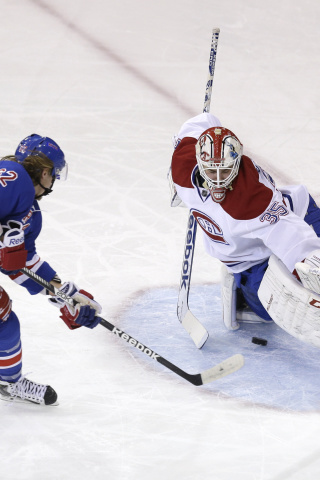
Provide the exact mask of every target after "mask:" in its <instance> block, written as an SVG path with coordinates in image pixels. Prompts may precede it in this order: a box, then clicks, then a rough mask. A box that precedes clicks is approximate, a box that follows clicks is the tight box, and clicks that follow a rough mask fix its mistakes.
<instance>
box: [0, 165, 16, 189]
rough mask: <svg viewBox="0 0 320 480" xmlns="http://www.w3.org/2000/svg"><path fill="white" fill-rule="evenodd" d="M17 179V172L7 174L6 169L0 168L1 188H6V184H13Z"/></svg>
mask: <svg viewBox="0 0 320 480" xmlns="http://www.w3.org/2000/svg"><path fill="white" fill-rule="evenodd" d="M17 178H18V174H17V172H13V171H12V170H10V171H8V172H7V169H6V168H0V185H1V186H2V187H6V186H7V182H13V181H14V180H16V179H17Z"/></svg>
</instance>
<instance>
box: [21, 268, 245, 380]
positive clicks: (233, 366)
mask: <svg viewBox="0 0 320 480" xmlns="http://www.w3.org/2000/svg"><path fill="white" fill-rule="evenodd" d="M21 272H22V273H23V274H24V275H26V276H27V277H29V278H31V279H32V280H34V281H35V282H36V283H37V284H38V285H41V286H42V287H43V288H45V289H47V290H48V291H49V292H51V293H52V294H53V295H57V296H58V297H60V298H61V299H62V300H63V301H64V302H67V303H68V304H69V305H71V306H72V307H74V306H75V305H76V304H77V303H78V302H76V301H75V300H74V299H73V298H71V297H69V296H68V295H66V294H65V293H63V292H61V291H60V290H59V289H58V288H57V287H55V286H54V285H52V283H49V282H47V281H46V280H44V279H43V278H42V277H40V276H39V275H37V274H36V273H34V272H33V271H32V270H29V269H28V268H22V269H21ZM99 318H100V324H101V325H102V326H103V327H105V328H106V329H107V330H109V331H110V332H112V333H113V334H114V335H116V336H117V337H118V338H121V339H122V340H124V341H126V342H127V343H129V345H131V346H133V347H135V348H137V349H138V350H139V351H140V352H143V353H145V354H146V355H148V357H150V358H152V359H153V360H156V361H157V362H158V363H160V364H161V365H163V366H164V367H166V368H168V369H169V370H171V371H172V372H174V373H176V374H177V375H179V376H180V377H182V378H184V379H185V380H187V381H188V382H190V383H192V384H193V385H196V386H199V385H203V384H204V383H209V382H212V381H214V380H218V379H219V378H222V377H224V376H226V375H229V374H230V373H233V372H235V371H236V370H239V368H241V367H242V366H243V364H244V362H243V357H242V355H240V354H237V355H234V356H233V357H230V358H227V359H226V360H224V361H223V362H221V363H219V364H218V365H215V366H214V367H212V368H210V369H209V370H206V371H204V372H202V373H196V374H190V373H187V372H185V371H184V370H181V368H179V367H177V366H176V365H174V364H173V363H171V362H169V360H166V359H165V358H164V357H162V356H161V355H159V354H158V353H156V352H154V351H153V350H152V349H151V348H149V347H147V346H146V345H144V344H143V343H141V342H139V341H138V340H136V339H135V338H133V337H131V335H129V334H127V333H126V332H124V331H123V330H121V329H120V328H117V327H115V326H114V325H112V323H110V322H108V320H105V319H104V318H101V317H99Z"/></svg>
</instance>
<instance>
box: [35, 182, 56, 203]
mask: <svg viewBox="0 0 320 480" xmlns="http://www.w3.org/2000/svg"><path fill="white" fill-rule="evenodd" d="M54 181H55V178H53V180H52V183H51V187H50V188H47V187H44V186H43V185H42V184H41V183H40V182H39V183H38V185H40V187H41V188H43V190H44V192H43V193H41V195H36V197H35V198H36V200H39V199H40V198H42V197H45V196H46V195H49V193H51V192H53V189H52V187H53V184H54Z"/></svg>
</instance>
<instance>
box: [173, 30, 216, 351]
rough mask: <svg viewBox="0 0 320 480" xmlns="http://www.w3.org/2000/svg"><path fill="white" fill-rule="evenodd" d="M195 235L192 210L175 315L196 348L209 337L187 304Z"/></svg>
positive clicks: (211, 61) (211, 70) (211, 63)
mask: <svg viewBox="0 0 320 480" xmlns="http://www.w3.org/2000/svg"><path fill="white" fill-rule="evenodd" d="M219 33H220V29H219V28H215V29H213V30H212V40H211V49H210V58H209V73H208V80H207V85H206V93H205V98H204V105H203V112H204V113H205V112H209V111H210V102H211V92H212V82H213V75H214V68H215V64H216V56H217V48H218V40H219ZM196 235H197V222H196V220H195V218H194V216H193V215H192V212H191V211H190V212H189V217H188V225H187V233H186V241H185V246H184V256H183V261H182V270H181V279H180V290H179V297H178V304H177V315H178V319H179V320H180V322H181V323H182V325H183V327H184V328H185V330H186V331H187V332H188V333H189V335H190V337H191V338H192V340H193V341H194V343H195V345H196V346H197V347H198V348H201V347H202V346H203V345H204V344H205V342H206V341H207V339H208V337H209V333H208V332H207V330H206V329H205V328H204V326H203V325H202V324H201V323H200V322H199V320H198V319H197V318H196V317H195V316H194V315H193V313H192V312H191V311H190V309H189V304H188V300H189V290H190V282H191V272H192V265H193V254H194V249H195V243H196Z"/></svg>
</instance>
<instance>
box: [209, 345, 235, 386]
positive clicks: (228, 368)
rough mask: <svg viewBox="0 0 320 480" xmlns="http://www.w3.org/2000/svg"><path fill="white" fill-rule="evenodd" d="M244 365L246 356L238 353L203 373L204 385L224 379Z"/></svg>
mask: <svg viewBox="0 0 320 480" xmlns="http://www.w3.org/2000/svg"><path fill="white" fill-rule="evenodd" d="M243 365H244V356H243V355H241V353H237V354H236V355H233V356H232V357H229V358H227V359H226V360H224V361H223V362H221V363H219V364H218V365H215V366H214V367H212V368H209V370H205V371H204V372H202V373H201V379H202V383H203V384H204V383H210V382H213V381H214V380H219V378H223V377H225V376H227V375H230V373H234V372H236V371H237V370H239V369H240V368H241V367H243Z"/></svg>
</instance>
